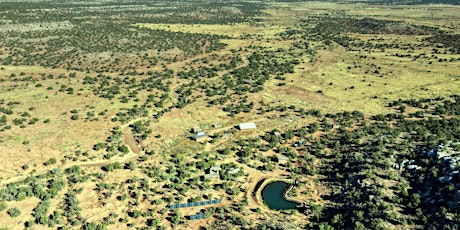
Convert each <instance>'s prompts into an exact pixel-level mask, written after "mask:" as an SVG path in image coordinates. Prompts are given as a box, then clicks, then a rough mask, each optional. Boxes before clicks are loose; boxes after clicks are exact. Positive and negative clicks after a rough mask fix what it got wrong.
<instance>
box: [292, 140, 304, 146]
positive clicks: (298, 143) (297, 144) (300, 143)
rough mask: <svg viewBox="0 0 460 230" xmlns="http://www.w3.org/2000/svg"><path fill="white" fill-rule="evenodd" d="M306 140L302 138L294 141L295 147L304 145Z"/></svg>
mask: <svg viewBox="0 0 460 230" xmlns="http://www.w3.org/2000/svg"><path fill="white" fill-rule="evenodd" d="M305 142H306V141H305V140H300V141H297V142H296V143H294V144H293V145H292V146H293V147H300V146H302V145H304V144H305Z"/></svg>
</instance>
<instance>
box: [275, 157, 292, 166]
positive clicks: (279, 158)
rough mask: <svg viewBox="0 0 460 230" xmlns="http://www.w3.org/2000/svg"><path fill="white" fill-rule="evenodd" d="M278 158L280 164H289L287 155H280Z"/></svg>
mask: <svg viewBox="0 0 460 230" xmlns="http://www.w3.org/2000/svg"><path fill="white" fill-rule="evenodd" d="M276 157H277V158H278V163H280V164H286V163H288V162H289V157H287V156H285V155H278V156H276Z"/></svg>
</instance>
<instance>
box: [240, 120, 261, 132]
mask: <svg viewBox="0 0 460 230" xmlns="http://www.w3.org/2000/svg"><path fill="white" fill-rule="evenodd" d="M238 128H239V129H240V130H245V129H256V128H257V126H256V123H254V122H249V123H241V124H239V125H238Z"/></svg>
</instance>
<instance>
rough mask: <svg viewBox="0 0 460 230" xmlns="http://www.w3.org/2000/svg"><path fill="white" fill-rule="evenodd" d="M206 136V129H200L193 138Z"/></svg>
mask: <svg viewBox="0 0 460 230" xmlns="http://www.w3.org/2000/svg"><path fill="white" fill-rule="evenodd" d="M203 137H206V133H205V132H204V131H198V132H197V133H195V134H194V135H193V139H195V140H198V139H200V138H203Z"/></svg>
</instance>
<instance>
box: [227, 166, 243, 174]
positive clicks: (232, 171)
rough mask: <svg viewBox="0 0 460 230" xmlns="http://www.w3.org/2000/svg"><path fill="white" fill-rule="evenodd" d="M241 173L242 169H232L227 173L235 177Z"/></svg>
mask: <svg viewBox="0 0 460 230" xmlns="http://www.w3.org/2000/svg"><path fill="white" fill-rule="evenodd" d="M239 172H240V168H230V169H229V170H228V171H227V173H228V174H230V175H235V174H237V173H239Z"/></svg>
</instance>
